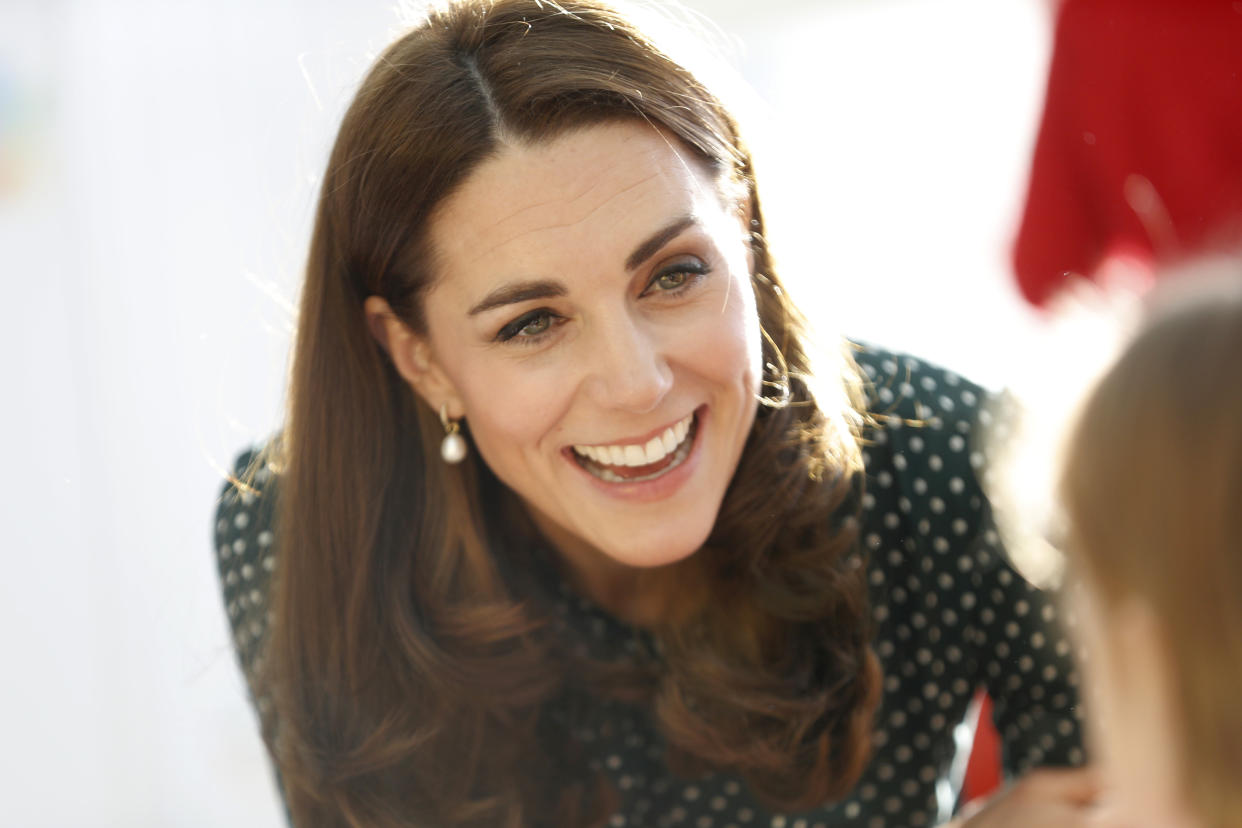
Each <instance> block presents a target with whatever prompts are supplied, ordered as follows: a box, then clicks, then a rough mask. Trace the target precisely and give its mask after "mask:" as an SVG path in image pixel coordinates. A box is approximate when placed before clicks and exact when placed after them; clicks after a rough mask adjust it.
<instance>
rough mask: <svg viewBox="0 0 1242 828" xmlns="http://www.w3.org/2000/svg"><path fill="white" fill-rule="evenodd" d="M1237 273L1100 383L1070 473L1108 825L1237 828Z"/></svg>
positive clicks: (1241, 304) (1241, 427)
mask: <svg viewBox="0 0 1242 828" xmlns="http://www.w3.org/2000/svg"><path fill="white" fill-rule="evenodd" d="M1230 268H1231V270H1232V273H1231V274H1230V280H1229V281H1228V282H1224V283H1220V284H1219V285H1216V286H1215V287H1213V288H1211V289H1202V288H1200V289H1196V290H1195V291H1193V292H1192V295H1191V296H1189V297H1187V298H1183V299H1182V300H1180V301H1178V302H1177V303H1176V304H1174V305H1172V306H1171V307H1168V308H1166V309H1165V310H1163V311H1162V312H1160V313H1158V314H1157V315H1156V316H1155V318H1153V319H1152V320H1150V321H1149V322H1148V324H1147V325H1146V327H1145V328H1144V329H1143V331H1142V332H1141V333H1140V334H1139V336H1138V337H1136V339H1135V340H1134V342H1133V343H1132V344H1131V345H1130V347H1129V348H1128V349H1127V350H1126V351H1125V353H1124V354H1123V355H1122V356H1121V358H1120V359H1119V360H1118V361H1117V363H1116V364H1115V365H1114V366H1113V367H1112V368H1111V369H1110V370H1109V372H1108V373H1107V374H1106V375H1105V376H1104V378H1103V379H1102V380H1101V381H1100V383H1099V384H1098V386H1097V387H1096V388H1095V389H1094V390H1093V391H1092V393H1091V395H1090V396H1089V398H1088V400H1087V402H1086V405H1085V406H1084V407H1083V410H1082V412H1081V413H1080V415H1079V419H1078V422H1077V425H1076V427H1075V429H1074V432H1073V434H1072V438H1071V442H1070V450H1069V451H1068V453H1067V457H1068V462H1067V463H1066V466H1065V470H1064V474H1063V479H1062V494H1063V500H1064V503H1065V507H1066V515H1067V517H1068V519H1069V528H1070V532H1069V541H1070V542H1069V545H1068V546H1069V550H1068V551H1069V553H1070V554H1069V558H1070V562H1071V567H1072V571H1073V572H1074V573H1075V574H1076V576H1077V578H1076V580H1077V581H1078V582H1079V583H1080V589H1079V590H1078V591H1077V592H1076V593H1075V596H1076V598H1077V599H1078V600H1077V604H1078V615H1079V617H1080V619H1081V623H1080V624H1079V629H1080V630H1081V635H1082V636H1083V639H1084V644H1085V645H1087V648H1088V652H1089V653H1090V654H1091V661H1090V663H1089V664H1087V665H1086V667H1087V678H1088V679H1089V686H1090V687H1091V688H1092V689H1093V690H1094V691H1095V693H1094V696H1095V699H1096V700H1098V702H1099V703H1098V705H1097V706H1096V707H1095V708H1093V709H1094V710H1095V711H1096V713H1095V715H1093V716H1092V717H1091V722H1092V724H1093V725H1097V726H1096V727H1094V728H1093V730H1094V732H1093V735H1094V736H1095V741H1096V742H1097V744H1098V745H1099V747H1100V748H1101V754H1102V757H1103V760H1104V761H1103V767H1104V768H1105V769H1106V776H1107V777H1108V778H1109V780H1110V781H1111V783H1112V784H1111V786H1110V787H1111V788H1112V789H1113V790H1114V792H1115V800H1116V804H1115V812H1114V816H1115V817H1116V822H1115V823H1111V822H1110V823H1109V824H1117V825H1124V826H1128V827H1129V828H1147V826H1153V828H1154V826H1161V827H1162V828H1163V826H1187V828H1190V827H1191V826H1196V827H1198V828H1216V827H1217V826H1219V827H1220V828H1224V826H1229V825H1238V824H1242V790H1240V789H1239V786H1238V779H1239V778H1242V716H1239V715H1238V713H1237V703H1236V689H1237V687H1238V686H1239V684H1240V683H1242V607H1240V606H1239V603H1238V597H1237V596H1238V593H1239V590H1242V556H1240V555H1239V551H1242V522H1240V521H1239V519H1238V504H1239V502H1242V372H1240V371H1239V368H1238V356H1239V354H1242V282H1239V281H1238V279H1237V276H1238V263H1237V261H1236V260H1235V261H1234V262H1233V263H1232V265H1231V266H1230ZM1177 287H1180V285H1178V286H1177ZM1136 447H1139V449H1140V450H1138V451H1136V450H1135V448H1136Z"/></svg>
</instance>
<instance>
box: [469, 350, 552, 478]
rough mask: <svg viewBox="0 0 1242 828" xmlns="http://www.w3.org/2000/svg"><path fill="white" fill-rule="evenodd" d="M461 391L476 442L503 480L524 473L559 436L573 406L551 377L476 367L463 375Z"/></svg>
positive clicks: (471, 433)
mask: <svg viewBox="0 0 1242 828" xmlns="http://www.w3.org/2000/svg"><path fill="white" fill-rule="evenodd" d="M509 367H510V368H511V367H512V366H509ZM457 387H458V390H459V392H460V394H461V396H462V401H463V402H464V404H465V407H466V411H467V423H468V425H469V430H470V436H471V439H472V441H473V442H474V444H475V447H476V448H477V449H478V451H479V453H480V455H481V456H482V457H483V459H484V460H485V461H486V462H487V464H488V465H489V466H490V467H491V468H492V470H493V471H494V472H496V474H497V475H498V476H499V477H501V478H502V479H506V478H508V477H509V476H510V474H509V473H510V472H512V471H514V470H516V469H518V468H520V467H521V466H522V465H523V459H522V458H523V457H524V456H526V455H527V454H528V453H529V452H530V451H531V450H534V449H538V448H539V447H540V446H541V445H542V444H543V442H544V441H545V440H546V439H547V438H548V436H549V435H550V434H551V433H553V431H554V429H555V428H556V425H557V423H559V422H560V420H561V417H562V414H563V412H564V410H565V408H566V406H567V404H568V399H567V398H568V392H567V390H566V388H565V386H564V383H563V382H560V381H557V379H556V377H555V376H554V375H552V374H551V373H550V372H549V373H548V375H547V376H544V375H543V374H542V373H541V372H529V371H513V370H497V369H495V368H490V369H489V367H487V366H475V368H474V370H468V371H464V372H462V381H460V382H459V383H458V384H457Z"/></svg>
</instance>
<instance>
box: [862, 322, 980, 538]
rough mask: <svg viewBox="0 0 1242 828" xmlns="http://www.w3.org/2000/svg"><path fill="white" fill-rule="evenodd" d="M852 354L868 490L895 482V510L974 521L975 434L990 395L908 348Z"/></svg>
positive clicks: (869, 347) (977, 442) (976, 504)
mask: <svg viewBox="0 0 1242 828" xmlns="http://www.w3.org/2000/svg"><path fill="white" fill-rule="evenodd" d="M854 359H855V361H856V362H857V363H858V366H859V368H860V371H861V374H862V378H863V386H864V394H865V405H866V414H867V426H866V428H865V429H864V432H863V444H864V446H863V459H864V465H865V468H866V473H867V480H868V483H869V484H871V489H872V490H873V491H878V490H881V489H888V488H893V489H895V490H896V492H897V493H898V497H899V501H898V505H899V506H900V507H901V511H902V512H904V513H906V514H907V515H918V516H919V518H918V519H919V520H921V521H926V522H927V523H940V522H942V521H941V520H937V516H940V517H945V516H948V515H953V516H955V517H954V519H965V518H969V519H971V520H977V519H978V513H979V511H980V510H981V509H982V507H983V503H984V498H983V492H982V490H981V488H980V486H979V484H978V480H977V478H976V472H977V471H978V470H979V469H980V468H981V467H982V466H983V463H984V456H983V449H982V446H981V439H980V433H981V428H985V427H986V426H988V424H989V422H990V421H991V419H992V417H993V416H994V412H993V408H994V406H995V403H996V398H995V397H994V396H993V395H992V394H990V393H989V392H988V391H986V390H985V389H984V388H982V387H981V386H979V385H977V384H976V383H973V382H971V381H970V380H967V379H965V378H964V377H962V376H960V375H958V374H956V373H954V372H953V371H950V370H947V369H945V368H942V367H940V366H937V365H934V364H932V363H930V362H927V361H926V360H922V359H919V358H917V357H914V356H911V355H909V354H902V353H898V352H895V351H889V350H885V349H883V348H878V347H875V346H872V345H858V346H857V350H856V352H855V354H854ZM927 523H923V524H922V527H923V529H926V528H927ZM945 528H949V529H951V528H952V527H945ZM958 528H959V529H960V524H958ZM925 533H926V532H921V534H925ZM955 534H961V533H960V532H957V533H955Z"/></svg>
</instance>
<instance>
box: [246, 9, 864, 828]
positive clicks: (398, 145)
mask: <svg viewBox="0 0 1242 828" xmlns="http://www.w3.org/2000/svg"><path fill="white" fill-rule="evenodd" d="M625 119H629V120H633V119H639V120H643V121H646V122H648V123H650V124H652V125H654V126H657V127H658V128H660V129H662V130H664V131H665V132H667V133H668V134H670V135H673V136H675V137H676V138H677V139H678V140H680V141H681V142H682V143H683V144H684V145H685V146H686V147H688V148H689V149H690V150H691V151H692V152H693V153H694V154H695V155H696V156H697V157H698V158H700V159H701V160H702V161H703V162H704V163H705V164H706V165H707V166H708V168H709V169H710V170H712V171H713V174H714V175H715V176H716V178H717V180H718V181H719V182H720V186H721V190H722V192H727V193H737V194H739V195H738V197H737V201H738V202H739V203H738V208H739V209H747V210H749V213H750V215H751V216H753V221H752V225H751V230H752V233H751V245H752V248H753V254H754V263H755V270H754V275H753V280H752V282H753V288H754V291H755V295H756V298H757V307H758V313H759V317H760V322H761V325H762V329H763V333H764V360H765V363H766V364H767V368H768V381H767V382H765V384H764V391H763V398H762V399H761V400H759V401H758V402H757V404H760V405H761V408H760V410H759V415H758V416H757V417H756V422H755V426H754V429H753V432H752V434H751V435H750V436H749V438H748V441H747V443H746V446H745V449H744V452H743V455H742V458H741V461H740V463H739V466H738V469H737V471H736V473H735V476H734V478H733V480H732V482H731V484H730V487H729V489H728V492H727V494H726V496H725V500H724V502H723V505H722V507H721V511H720V513H719V516H718V518H717V523H716V526H715V528H714V530H713V532H712V534H711V536H710V537H709V539H708V542H707V543H706V545H705V547H704V548H703V549H702V550H700V551H699V552H697V553H696V554H695V555H692V556H691V557H690V558H689V559H687V560H686V561H683V562H681V563H679V564H675V565H672V566H669V567H664V568H660V569H657V570H652V571H650V572H647V573H646V574H645V576H644V577H646V578H647V579H648V585H649V586H650V588H651V589H652V590H654V591H656V592H657V593H658V592H659V591H661V590H663V591H664V592H665V593H666V594H669V595H671V594H672V593H673V591H674V590H676V591H677V594H678V598H679V600H678V603H679V606H681V608H682V609H681V610H680V611H679V612H677V613H676V614H673V613H669V614H668V615H667V617H665V618H663V619H662V620H661V622H660V623H658V624H657V625H656V626H655V628H654V629H653V630H652V634H653V635H654V637H655V638H656V639H657V641H658V643H659V644H660V645H661V647H660V649H661V651H662V658H660V659H659V660H658V661H653V662H650V663H630V662H615V663H614V662H601V661H598V660H597V661H590V660H587V661H586V662H584V657H582V656H579V655H575V650H574V648H573V647H572V646H570V641H569V639H571V638H572V637H573V631H572V630H566V629H564V628H563V627H562V626H558V624H557V623H556V622H555V621H554V620H553V615H554V613H553V612H552V611H551V609H550V606H549V603H550V602H549V600H548V598H547V595H546V590H544V589H542V587H541V584H540V582H539V580H538V578H537V577H535V576H533V575H532V574H531V573H533V572H535V571H537V569H538V567H537V566H536V563H537V561H536V559H537V557H538V552H537V550H538V548H539V547H540V545H541V542H540V540H539V539H538V538H537V537H535V536H534V534H533V531H532V530H531V528H530V524H529V521H528V519H527V518H526V517H525V516H524V514H523V513H522V510H521V507H520V506H518V505H517V504H516V502H515V501H516V498H515V497H514V496H513V495H512V494H511V493H510V492H508V491H507V489H505V487H504V486H503V485H501V484H500V483H499V482H498V481H497V480H496V478H495V477H494V476H493V475H492V474H491V472H490V471H489V470H488V468H487V467H486V465H485V464H483V463H482V462H480V461H479V460H477V459H475V458H474V457H471V458H468V459H467V460H466V461H465V462H463V463H461V464H460V465H458V466H452V467H450V466H447V465H445V464H444V463H442V462H441V461H440V459H439V456H438V444H439V440H440V437H441V435H442V432H441V429H440V424H439V422H438V421H437V418H436V414H435V413H434V412H432V411H430V409H429V408H428V407H427V406H426V405H425V404H424V403H422V402H421V401H420V400H419V399H418V398H417V397H416V395H415V394H414V392H413V391H412V390H411V389H410V388H409V386H408V385H407V384H406V383H405V382H404V381H403V380H402V379H401V377H400V376H399V375H398V373H397V371H396V370H395V368H394V367H393V365H392V363H391V362H390V361H389V359H388V357H387V355H386V353H385V352H384V351H383V349H382V348H381V347H380V346H379V345H378V344H377V343H376V341H375V340H374V339H373V337H372V336H371V334H370V332H369V330H368V326H367V324H366V321H365V318H364V313H363V302H364V301H365V299H366V298H367V297H369V296H380V297H382V298H384V299H385V300H387V302H388V303H389V305H390V306H391V307H392V308H393V310H394V312H395V313H396V314H397V315H398V316H400V317H401V318H402V319H403V320H404V321H405V322H406V324H408V325H409V326H410V327H411V328H412V329H413V330H415V331H417V332H422V331H424V330H425V320H424V319H423V316H422V297H423V296H424V295H425V294H426V291H427V290H428V287H429V285H431V284H432V282H433V280H434V279H435V277H436V274H435V273H434V272H433V269H434V264H433V263H434V261H435V257H434V255H431V254H432V253H433V251H431V250H430V249H429V241H428V234H427V226H428V219H429V217H430V216H431V215H432V213H433V211H434V210H435V209H436V207H437V205H439V204H440V203H441V202H442V201H443V200H444V199H445V198H446V197H447V196H448V195H449V194H451V193H452V192H453V191H454V189H455V188H456V187H458V186H459V185H460V184H461V183H462V182H463V180H464V179H465V177H466V176H467V175H469V174H470V172H471V171H472V170H473V169H474V168H475V167H476V166H477V165H478V164H479V163H480V162H481V161H483V160H484V159H486V158H488V157H489V156H490V155H491V154H493V153H495V152H496V151H497V150H498V148H499V147H500V146H501V145H502V143H503V142H505V141H508V140H514V139H516V140H520V141H529V142H537V141H546V140H549V139H551V138H553V137H555V136H557V135H558V134H561V133H564V132H566V131H568V130H573V129H576V128H581V127H584V126H587V125H592V124H596V123H600V122H605V121H610V120H625ZM429 263H432V264H429ZM806 342H807V339H806V328H805V323H804V320H803V319H802V317H801V316H800V315H799V314H798V312H797V310H796V308H795V307H794V305H793V304H792V303H791V301H790V299H789V298H788V296H787V294H786V293H785V291H784V290H783V289H782V287H781V284H780V282H779V280H778V278H777V276H776V274H775V272H774V271H773V267H772V261H771V256H770V255H769V252H768V249H767V246H766V244H765V240H764V228H763V215H762V212H761V210H760V205H759V198H758V193H757V189H756V184H755V177H754V174H753V170H752V166H751V159H750V155H749V153H748V151H747V150H746V148H745V146H744V145H743V143H742V140H741V138H740V135H739V132H738V128H737V125H736V123H735V122H734V120H733V118H732V117H731V116H730V114H729V113H728V112H727V111H726V110H725V108H724V106H723V105H722V104H721V102H720V101H719V100H718V99H717V98H716V97H714V96H713V95H712V94H711V93H710V92H709V91H708V90H707V89H706V88H705V87H704V86H703V85H702V84H700V83H699V82H698V81H697V80H696V79H695V77H694V76H692V74H691V73H690V72H689V71H688V70H686V69H685V68H683V67H682V66H681V65H679V64H678V63H676V62H674V61H673V60H671V59H670V58H669V57H667V56H666V54H665V53H663V52H661V51H660V50H659V49H658V48H657V47H656V46H655V45H654V44H653V43H652V41H651V40H649V39H648V38H647V37H646V36H644V34H643V33H642V32H640V31H639V30H638V29H637V28H636V27H635V26H634V25H633V24H632V23H630V22H629V21H628V20H626V19H625V18H624V17H622V16H621V15H620V14H618V13H617V12H616V11H614V10H612V9H610V8H609V7H607V6H604V5H602V4H599V3H597V2H594V0H572V1H571V2H564V3H562V4H560V5H558V4H555V3H550V2H546V0H495V2H489V1H488V0H469V2H458V3H454V4H452V5H449V6H446V7H444V8H442V9H440V10H437V11H435V12H433V13H431V14H430V16H429V17H428V18H427V19H426V21H425V22H424V23H422V24H421V25H419V26H417V27H416V28H414V29H413V30H412V31H410V32H408V33H407V34H405V35H404V36H403V37H401V38H400V39H399V40H397V41H396V42H395V43H394V44H392V45H391V46H390V47H389V48H388V49H387V50H386V51H385V52H384V53H383V54H382V55H381V56H380V57H379V59H378V60H377V61H376V63H375V65H374V66H373V67H372V69H371V70H370V72H369V74H368V75H367V76H366V78H365V80H364V81H363V83H362V85H361V88H360V89H359V91H358V92H357V95H356V97H355V99H354V101H353V103H352V105H351V106H350V108H349V110H348V112H347V113H346V115H345V118H344V121H343V123H342V125H341V128H340V132H339V134H338V137H337V140H336V143H335V145H334V148H333V150H332V153H331V157H330V160H329V163H328V167H327V172H326V174H325V176H324V180H323V185H322V191H321V195H320V200H319V205H318V209H317V214H316V219H315V227H314V233H313V237H312V241H311V246H310V254H309V260H308V263H307V272H306V281H305V285H304V288H303V293H302V298H301V309H300V317H299V321H298V329H297V338H296V345H295V352H294V357H293V366H292V378H291V388H290V394H289V403H288V413H287V421H286V424H285V430H284V433H283V436H282V438H281V439H280V440H279V442H278V443H277V444H275V445H274V446H273V448H272V450H271V454H272V455H274V459H275V460H276V462H277V463H278V464H279V467H280V468H281V469H282V473H281V478H280V487H281V488H280V500H279V504H278V509H279V511H278V518H277V521H278V533H277V534H278V541H277V542H278V544H279V561H280V563H279V566H278V568H277V571H276V574H275V581H274V586H273V598H272V611H273V619H272V627H271V635H270V638H269V640H268V643H267V647H266V652H265V657H264V659H263V662H262V663H263V667H262V670H261V672H260V674H259V676H258V680H259V682H260V686H262V687H263V688H264V691H265V692H266V693H268V694H270V695H271V698H272V700H273V703H274V711H275V712H274V716H273V717H272V718H271V719H270V721H269V722H268V724H267V725H266V726H265V738H266V740H267V743H268V747H269V750H270V751H271V753H272V755H273V757H274V760H275V762H276V763H277V766H278V768H279V771H280V774H281V777H282V781H283V785H284V791H285V795H286V801H287V803H288V805H289V808H290V811H291V814H292V816H293V818H294V821H295V822H296V823H297V824H299V825H304V826H309V825H315V826H320V825H323V826H335V825H342V826H344V825H348V826H364V825H365V826H398V825H444V826H449V825H452V826H483V825H489V826H491V825H504V826H518V825H524V826H527V825H547V826H553V825H554V826H558V827H559V826H586V825H597V824H601V823H602V821H603V820H604V819H606V818H607V814H608V813H609V811H610V810H611V808H612V807H613V806H614V804H615V795H614V794H613V792H612V791H610V790H609V788H608V786H607V785H606V784H605V783H604V782H603V781H602V779H598V778H594V777H592V776H590V775H589V774H585V773H584V772H583V771H581V770H580V768H581V767H582V766H583V765H584V764H585V763H584V762H582V761H581V756H580V753H581V750H580V747H579V746H578V745H576V744H575V742H574V739H573V738H572V735H571V734H570V733H569V731H568V729H567V728H565V727H562V726H559V725H558V724H557V723H556V722H555V721H554V720H553V718H552V717H550V716H548V715H546V711H547V709H548V704H549V702H551V701H553V700H555V699H558V698H565V697H570V696H573V694H575V693H580V694H586V697H590V696H601V695H611V696H620V697H624V698H626V699H629V700H631V701H638V702H642V703H645V704H649V705H650V707H651V709H652V710H654V713H655V716H656V719H657V721H658V725H659V727H660V728H661V730H662V732H663V734H664V735H665V737H666V741H667V743H668V745H669V752H670V757H669V761H670V763H671V764H672V765H673V766H674V767H676V768H677V769H679V770H681V771H683V772H685V773H694V772H697V771H701V770H704V769H708V768H711V769H719V770H728V771H731V772H735V773H738V774H740V775H742V776H743V777H744V778H745V779H746V780H747V781H748V783H749V784H750V786H751V787H752V788H753V789H754V790H755V791H756V792H757V793H758V794H759V795H760V796H762V797H765V798H766V799H767V800H769V801H771V802H773V803H775V804H779V805H784V806H789V807H794V806H808V807H809V806H812V805H815V804H818V803H820V802H823V801H824V800H825V799H827V798H830V797H834V796H839V795H841V794H843V793H845V792H846V791H848V790H849V789H850V788H851V787H852V786H853V784H854V782H855V781H856V779H857V777H858V776H859V774H860V773H861V770H862V768H863V766H864V765H865V763H866V760H867V757H868V750H869V744H870V731H871V716H872V713H873V711H874V708H875V706H876V704H877V701H878V691H879V668H878V662H877V661H876V659H875V656H874V655H873V654H872V653H871V651H870V649H869V642H870V640H871V630H870V626H869V608H868V606H867V594H866V583H865V566H864V561H863V558H862V552H861V550H860V546H859V544H858V543H857V514H856V512H857V508H858V503H859V498H858V494H859V491H860V487H861V474H860V459H859V458H860V452H859V448H858V442H857V427H858V424H857V423H856V422H855V419H856V418H855V416H854V413H853V412H854V411H855V410H856V408H855V407H854V406H853V405H851V404H850V399H851V398H850V397H849V395H848V394H847V393H845V391H847V390H849V389H853V390H854V391H856V389H857V384H858V380H857V375H856V372H855V371H854V370H853V367H852V363H851V362H850V361H849V359H848V357H847V356H846V355H845V354H844V351H842V353H841V360H840V362H839V363H837V364H834V365H827V366H826V367H825V369H824V372H822V373H820V374H819V377H820V378H822V379H823V380H824V387H825V388H827V389H829V391H827V392H822V393H821V396H826V397H827V399H826V400H823V399H817V397H816V394H815V392H814V391H813V390H812V380H811V377H812V376H813V374H812V366H811V364H810V363H811V359H810V354H809V349H808V346H807V344H806ZM687 596H692V598H690V599H688V597H687ZM578 697H583V696H581V695H580V696H578Z"/></svg>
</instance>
